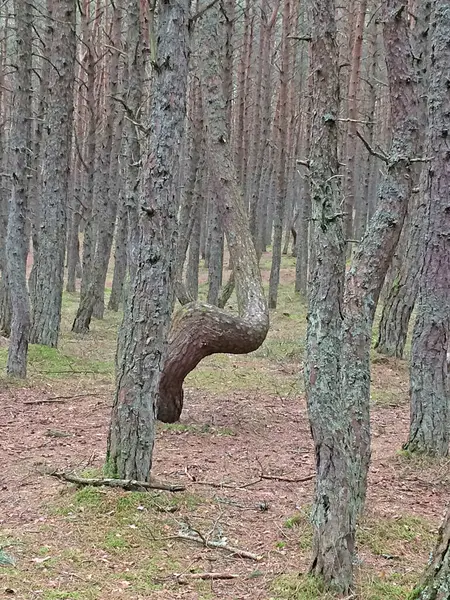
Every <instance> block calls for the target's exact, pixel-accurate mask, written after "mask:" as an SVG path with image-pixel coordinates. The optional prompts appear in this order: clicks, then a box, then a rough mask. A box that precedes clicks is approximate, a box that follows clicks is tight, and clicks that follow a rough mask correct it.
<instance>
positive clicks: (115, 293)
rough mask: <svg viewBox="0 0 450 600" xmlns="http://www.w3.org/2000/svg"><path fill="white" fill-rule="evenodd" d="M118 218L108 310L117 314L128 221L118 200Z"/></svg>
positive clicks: (121, 298)
mask: <svg viewBox="0 0 450 600" xmlns="http://www.w3.org/2000/svg"><path fill="white" fill-rule="evenodd" d="M120 203H121V205H120V209H119V216H118V217H117V227H116V245H115V251H114V274H113V280H112V285H111V295H110V297H109V302H108V310H113V311H115V312H117V311H118V310H119V305H120V303H121V302H122V300H123V286H124V282H125V276H126V273H127V237H128V219H127V212H126V206H125V202H124V200H123V199H122V198H121V199H120Z"/></svg>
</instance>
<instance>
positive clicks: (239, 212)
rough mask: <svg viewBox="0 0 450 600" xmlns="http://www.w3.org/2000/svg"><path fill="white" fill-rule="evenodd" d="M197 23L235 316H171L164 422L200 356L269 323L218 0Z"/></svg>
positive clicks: (234, 345) (234, 346)
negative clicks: (229, 109) (241, 176)
mask: <svg viewBox="0 0 450 600" xmlns="http://www.w3.org/2000/svg"><path fill="white" fill-rule="evenodd" d="M201 27H202V45H203V47H204V48H205V52H204V57H205V58H204V62H203V70H204V77H203V81H204V85H205V90H204V98H205V108H206V114H205V117H206V121H207V130H208V135H209V139H208V142H207V143H208V156H209V169H210V181H211V183H212V185H213V189H212V191H213V193H214V195H215V197H216V198H217V201H218V202H219V203H220V208H221V210H222V211H223V214H224V216H223V228H224V231H225V235H226V237H227V242H228V249H229V252H230V257H231V261H232V263H233V270H234V274H235V281H236V295H237V301H238V309H239V316H235V315H232V314H230V313H227V312H226V311H224V310H221V309H219V308H216V307H214V306H210V305H208V304H200V303H190V304H187V305H186V306H184V307H183V308H181V309H180V310H179V311H178V313H177V314H176V315H175V316H174V319H173V322H172V328H171V331H170V336H169V351H168V355H167V358H166V362H165V365H164V371H163V373H162V376H161V380H160V386H159V402H158V419H159V420H161V421H164V422H174V421H176V420H178V418H179V417H180V414H181V411H182V408H183V381H184V378H185V377H186V375H187V374H188V373H189V372H190V371H192V369H194V368H195V366H196V365H197V364H198V363H199V362H200V361H201V360H202V358H204V357H205V356H208V355H210V354H214V353H215V352H230V353H235V354H245V353H247V352H252V351H253V350H256V349H257V348H258V347H259V346H260V345H261V344H262V342H263V341H264V339H265V337H266V335H267V331H268V328H269V315H268V310H267V305H266V301H265V298H264V292H263V288H262V282H261V275H260V271H259V267H258V260H257V257H256V251H255V247H254V245H253V242H252V237H251V235H250V228H249V224H248V216H247V213H246V211H245V208H244V205H243V201H242V196H241V191H240V189H239V187H238V185H237V178H236V173H235V168H234V165H233V159H232V154H231V149H230V145H229V142H228V136H227V135H226V131H227V115H226V102H224V90H223V86H222V81H221V65H222V64H223V62H222V61H223V57H224V53H225V51H226V19H225V17H224V12H223V11H222V10H221V7H220V5H219V3H217V4H216V5H214V6H213V7H211V8H210V9H209V10H208V11H207V12H206V13H205V15H204V17H203V19H202V23H201Z"/></svg>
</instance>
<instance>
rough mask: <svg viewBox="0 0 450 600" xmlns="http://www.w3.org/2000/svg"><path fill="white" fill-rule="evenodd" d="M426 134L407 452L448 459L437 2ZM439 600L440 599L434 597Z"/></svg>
mask: <svg viewBox="0 0 450 600" xmlns="http://www.w3.org/2000/svg"><path fill="white" fill-rule="evenodd" d="M431 31H432V41H431V61H430V73H429V83H428V133H427V141H426V156H427V157H430V162H429V163H428V168H425V169H424V170H423V178H422V185H423V186H424V187H425V199H426V203H427V205H428V219H427V225H426V228H424V235H425V238H424V243H423V247H424V249H425V258H424V263H423V268H422V272H421V274H420V290H419V305H418V308H417V318H416V323H415V326H414V332H413V340H412V346H411V372H410V381H411V389H410V394H411V425H410V431H409V439H408V442H407V444H406V446H405V447H406V449H408V450H409V451H410V452H425V453H428V454H434V455H440V456H446V455H447V454H448V444H449V402H448V400H449V381H448V363H447V352H448V349H449V346H450V344H449V339H450V311H449V297H448V294H449V290H450V205H449V197H448V186H449V182H450V161H449V147H448V136H449V131H450V96H449V89H448V88H449V80H448V65H449V64H450V4H449V2H448V1H445V0H436V2H435V5H434V15H433V18H432V21H431ZM436 597H440V596H436Z"/></svg>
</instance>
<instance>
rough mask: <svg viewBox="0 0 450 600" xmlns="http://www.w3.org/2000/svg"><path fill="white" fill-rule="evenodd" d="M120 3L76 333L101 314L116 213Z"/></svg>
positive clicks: (116, 9) (115, 11)
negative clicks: (90, 247)
mask: <svg viewBox="0 0 450 600" xmlns="http://www.w3.org/2000/svg"><path fill="white" fill-rule="evenodd" d="M121 16H122V11H121V6H120V3H116V4H115V5H114V6H113V16H112V22H113V26H112V29H113V31H112V40H111V41H112V44H113V45H112V54H111V57H110V60H109V68H108V82H109V85H108V92H107V95H106V99H105V114H106V120H105V126H104V130H103V135H102V137H101V143H100V145H99V146H100V147H99V148H98V155H97V161H96V165H95V177H94V198H95V203H94V220H95V233H96V235H95V248H93V250H94V252H93V261H92V264H91V269H90V277H89V283H88V285H87V287H84V288H82V290H81V295H80V304H79V307H78V311H77V314H76V316H75V320H74V324H73V327H72V330H73V331H74V332H75V333H85V332H87V331H89V326H90V322H91V319H92V316H93V314H94V311H95V316H96V317H97V318H103V312H104V292H105V280H106V273H107V270H108V264H109V257H110V254H111V246H112V240H113V234H114V225H115V222H116V213H117V200H118V199H117V193H116V192H117V190H116V189H115V187H116V185H115V184H116V181H117V159H118V154H119V149H120V139H121V128H122V108H121V106H120V105H119V103H118V102H117V100H116V94H117V92H118V84H119V52H118V48H119V46H120V37H121V30H120V27H121Z"/></svg>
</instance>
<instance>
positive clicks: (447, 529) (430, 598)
mask: <svg viewBox="0 0 450 600" xmlns="http://www.w3.org/2000/svg"><path fill="white" fill-rule="evenodd" d="M449 597H450V509H447V514H446V515H445V518H444V521H443V523H442V525H441V527H440V528H439V533H438V539H437V543H436V547H435V549H434V551H433V554H432V555H431V559H430V562H429V564H428V567H427V569H426V572H425V576H424V580H423V583H422V584H421V585H420V586H419V587H418V588H416V589H415V590H414V591H413V592H412V594H411V596H410V600H447V599H448V598H449Z"/></svg>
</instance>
